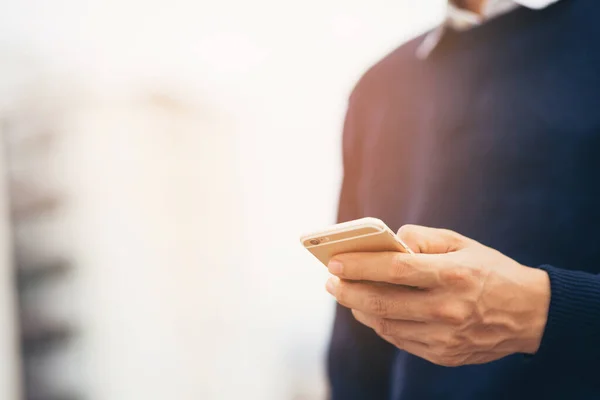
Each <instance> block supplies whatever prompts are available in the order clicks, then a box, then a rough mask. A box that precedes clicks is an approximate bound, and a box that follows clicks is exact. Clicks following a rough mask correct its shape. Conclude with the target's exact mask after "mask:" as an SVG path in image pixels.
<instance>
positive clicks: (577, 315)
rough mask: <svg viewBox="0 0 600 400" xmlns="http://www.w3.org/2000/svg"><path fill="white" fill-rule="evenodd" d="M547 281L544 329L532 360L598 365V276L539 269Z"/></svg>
mask: <svg viewBox="0 0 600 400" xmlns="http://www.w3.org/2000/svg"><path fill="white" fill-rule="evenodd" d="M540 268H541V269H542V270H544V271H546V272H547V273H548V276H549V277H550V290H551V298H550V308H549V311H548V320H547V323H546V329H545V332H544V335H543V338H542V342H541V345H540V348H539V350H538V352H537V353H536V355H535V356H534V359H538V361H539V362H557V361H559V362H561V363H562V362H569V361H571V362H573V363H570V364H571V365H583V366H586V368H587V366H589V365H590V364H591V363H593V362H600V346H598V338H599V337H600V275H595V274H592V273H588V272H581V271H572V270H566V269H560V268H556V267H553V266H549V265H543V266H541V267H540Z"/></svg>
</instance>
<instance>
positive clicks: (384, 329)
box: [374, 318, 392, 336]
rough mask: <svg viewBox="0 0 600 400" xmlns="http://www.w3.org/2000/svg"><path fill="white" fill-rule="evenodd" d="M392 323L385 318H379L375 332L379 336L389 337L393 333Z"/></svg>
mask: <svg viewBox="0 0 600 400" xmlns="http://www.w3.org/2000/svg"><path fill="white" fill-rule="evenodd" d="M391 325H392V324H391V322H390V321H389V320H387V319H385V318H379V319H377V320H376V321H375V327H374V329H375V332H377V334H379V335H383V336H389V335H391V333H392V327H391Z"/></svg>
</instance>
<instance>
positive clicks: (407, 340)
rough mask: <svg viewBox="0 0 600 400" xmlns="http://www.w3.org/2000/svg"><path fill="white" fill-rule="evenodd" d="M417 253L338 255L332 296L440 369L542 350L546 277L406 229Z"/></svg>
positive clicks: (450, 238)
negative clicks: (441, 367)
mask: <svg viewBox="0 0 600 400" xmlns="http://www.w3.org/2000/svg"><path fill="white" fill-rule="evenodd" d="M398 236H399V237H400V238H402V240H404V241H405V242H406V243H407V244H408V245H409V246H410V247H411V248H412V249H413V250H414V251H415V253H416V254H415V255H410V254H405V253H398V252H379V253H350V254H342V255H338V256H336V257H334V258H333V259H332V260H331V261H330V263H329V265H328V268H329V272H330V273H331V274H332V275H333V276H332V277H331V278H330V279H329V280H328V282H327V285H326V288H327V291H328V292H329V293H330V294H332V295H333V296H334V297H335V298H336V300H337V301H338V302H339V303H340V304H342V305H343V306H346V307H348V308H350V309H352V313H353V314H354V316H355V318H356V319H357V320H358V321H359V322H361V323H363V324H364V325H366V326H368V327H370V328H372V329H374V330H375V332H376V333H377V334H378V335H379V336H381V337H382V338H383V339H385V340H387V341H388V342H390V343H392V344H393V345H395V346H396V347H398V348H399V349H402V350H405V351H407V352H409V353H412V354H414V355H416V356H419V357H421V358H424V359H426V360H429V361H431V362H433V363H435V364H438V365H443V366H460V365H467V364H482V363H487V362H490V361H493V360H496V359H499V358H502V357H505V356H507V355H510V354H514V353H525V354H534V353H536V352H537V350H538V348H539V346H540V342H541V339H542V336H543V333H544V328H545V325H546V321H547V315H548V307H549V303H550V281H549V278H548V275H547V273H546V272H544V271H542V270H539V269H534V268H529V267H526V266H524V265H521V264H519V263H518V262H516V261H514V260H512V259H511V258H509V257H507V256H505V255H503V254H501V253H499V252H498V251H496V250H494V249H491V248H489V247H486V246H484V245H482V244H480V243H478V242H476V241H474V240H472V239H469V238H466V237H464V236H462V235H459V234H458V233H456V232H452V231H448V230H443V229H434V228H426V227H421V226H414V225H407V226H404V227H402V228H401V229H400V231H399V232H398Z"/></svg>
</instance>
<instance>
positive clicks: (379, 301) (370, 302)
mask: <svg viewBox="0 0 600 400" xmlns="http://www.w3.org/2000/svg"><path fill="white" fill-rule="evenodd" d="M366 307H367V309H368V310H369V313H370V314H374V315H377V316H380V317H385V316H386V315H387V314H388V306H387V302H386V301H385V300H384V299H383V298H381V296H377V295H373V296H369V298H368V299H367V305H366Z"/></svg>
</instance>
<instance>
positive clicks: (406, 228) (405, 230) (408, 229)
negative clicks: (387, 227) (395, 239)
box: [398, 224, 416, 239]
mask: <svg viewBox="0 0 600 400" xmlns="http://www.w3.org/2000/svg"><path fill="white" fill-rule="evenodd" d="M415 229H416V225H411V224H406V225H402V226H401V227H400V229H398V236H400V237H401V238H403V239H404V238H407V237H409V236H410V235H411V234H412V233H413V232H414V231H415Z"/></svg>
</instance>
